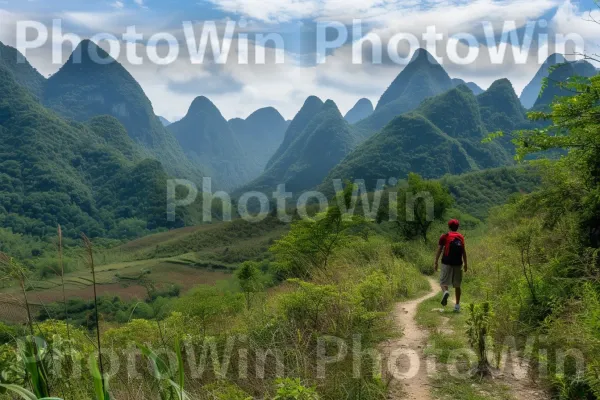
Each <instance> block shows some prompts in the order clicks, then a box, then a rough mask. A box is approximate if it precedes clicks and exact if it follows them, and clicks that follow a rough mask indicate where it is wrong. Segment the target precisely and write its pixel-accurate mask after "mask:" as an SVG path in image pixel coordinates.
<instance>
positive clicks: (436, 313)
mask: <svg viewBox="0 0 600 400" xmlns="http://www.w3.org/2000/svg"><path fill="white" fill-rule="evenodd" d="M470 289H471V290H473V289H474V288H473V287H470V286H469V279H468V278H467V279H465V282H464V285H463V296H462V299H461V305H462V312H460V313H455V312H453V308H454V307H453V305H454V293H452V295H451V296H450V299H449V300H448V306H446V307H445V308H443V307H442V305H441V304H440V300H441V293H440V295H439V296H435V297H433V298H431V299H429V300H426V301H424V302H423V303H421V304H419V306H418V308H417V315H416V318H415V319H416V321H417V324H419V325H420V326H422V327H424V328H426V329H427V330H428V331H429V338H428V341H427V347H426V348H425V350H424V353H425V355H426V356H427V357H432V358H435V361H436V365H437V374H436V375H435V376H434V378H433V382H432V384H433V394H434V395H435V396H436V398H438V399H461V400H489V399H499V400H511V399H513V398H514V397H512V395H511V392H510V388H509V387H507V386H506V385H504V384H502V383H497V382H495V381H493V380H490V379H484V380H479V379H473V378H470V377H469V375H470V374H469V370H470V369H471V367H472V366H475V365H476V362H477V359H476V357H475V353H473V352H471V349H470V346H469V342H468V337H467V333H466V330H467V325H466V324H467V319H468V316H469V312H468V305H469V303H471V302H473V301H476V300H477V295H478V294H477V293H473V292H469V290H470ZM442 309H443V312H442V311H441V310H442Z"/></svg>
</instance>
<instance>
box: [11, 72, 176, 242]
mask: <svg viewBox="0 0 600 400" xmlns="http://www.w3.org/2000/svg"><path fill="white" fill-rule="evenodd" d="M0 86H1V92H2V99H1V100H0V141H1V143H2V152H1V154H0V164H1V165H2V174H1V177H2V178H1V179H2V187H1V189H0V196H1V197H2V202H1V204H2V208H1V209H0V211H1V213H0V218H1V219H2V224H3V226H5V227H10V228H11V229H12V230H13V232H15V233H23V234H31V235H36V236H45V235H48V234H53V233H54V232H55V230H56V227H57V225H58V224H61V225H62V226H63V229H64V232H65V234H66V235H67V236H75V235H78V234H79V233H80V232H82V231H85V232H87V233H88V234H89V235H90V236H92V237H97V236H112V237H132V236H136V235H139V234H140V233H142V232H146V231H147V230H148V229H156V228H159V227H166V226H168V223H167V221H166V214H165V211H164V210H165V201H166V200H165V199H166V179H167V176H166V174H165V173H164V171H163V169H162V167H161V165H160V164H159V163H158V162H156V161H153V160H142V157H141V155H140V154H139V153H138V152H136V148H135V145H134V144H133V142H132V141H131V139H129V137H128V136H127V135H126V133H125V130H124V129H123V127H122V126H120V124H119V123H118V122H117V121H116V120H114V119H113V118H111V117H101V118H97V119H94V120H92V121H90V122H89V123H88V124H79V123H68V122H66V121H64V120H62V119H61V118H59V117H58V116H56V115H55V114H54V113H52V112H49V111H48V110H46V109H44V108H43V107H42V106H41V105H40V104H39V103H38V102H37V101H36V100H35V99H34V97H33V96H32V95H31V94H29V92H28V91H27V90H26V89H25V88H23V87H22V86H20V85H19V84H17V83H16V82H15V80H14V79H13V75H12V74H11V73H10V72H9V71H6V70H5V69H2V68H0ZM117 147H118V150H116V148H117ZM180 222H181V220H180Z"/></svg>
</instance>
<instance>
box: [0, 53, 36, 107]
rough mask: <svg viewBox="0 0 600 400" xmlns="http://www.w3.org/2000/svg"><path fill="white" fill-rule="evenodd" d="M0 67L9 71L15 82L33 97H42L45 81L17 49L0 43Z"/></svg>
mask: <svg viewBox="0 0 600 400" xmlns="http://www.w3.org/2000/svg"><path fill="white" fill-rule="evenodd" d="M0 65H1V66H2V67H4V68H5V69H6V70H8V71H10V72H11V73H12V74H13V78H14V79H15V81H16V82H17V83H19V84H20V85H22V86H25V87H26V88H27V89H29V91H30V92H31V93H33V94H34V95H35V97H37V98H40V97H41V96H42V93H43V91H44V84H45V82H46V79H45V78H44V77H43V76H42V75H41V74H40V73H39V72H38V71H37V70H36V69H35V68H33V67H32V66H31V64H29V61H27V59H26V58H25V57H24V56H23V55H22V54H21V53H20V52H19V51H18V50H17V49H15V48H13V47H10V46H6V45H4V44H3V43H2V42H0Z"/></svg>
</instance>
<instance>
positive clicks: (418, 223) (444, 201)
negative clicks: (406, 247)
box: [377, 173, 454, 241]
mask: <svg viewBox="0 0 600 400" xmlns="http://www.w3.org/2000/svg"><path fill="white" fill-rule="evenodd" d="M453 203H454V199H453V198H452V196H451V195H450V192H449V191H448V189H447V188H445V187H444V186H443V185H442V184H441V183H440V182H439V181H434V180H426V179H423V178H421V176H419V175H418V174H414V173H411V174H409V175H408V181H407V184H406V185H402V186H400V187H399V189H398V193H397V201H396V206H395V207H394V205H393V204H391V205H390V206H389V207H381V208H380V212H379V215H378V216H377V220H378V222H382V221H384V220H395V222H396V224H397V227H398V231H399V233H400V234H401V235H402V236H404V237H405V238H406V239H415V238H419V237H420V238H422V239H423V240H424V241H427V232H428V231H429V228H430V227H431V224H432V223H433V221H435V220H436V219H440V218H442V217H443V216H444V213H445V212H446V210H448V208H450V206H452V204H453ZM390 210H395V212H396V215H395V216H394V215H390Z"/></svg>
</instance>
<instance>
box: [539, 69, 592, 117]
mask: <svg viewBox="0 0 600 400" xmlns="http://www.w3.org/2000/svg"><path fill="white" fill-rule="evenodd" d="M597 73H598V71H597V70H596V68H594V66H593V65H592V64H590V63H589V62H587V61H577V62H569V63H564V64H560V65H558V66H556V67H555V69H554V70H553V71H552V72H551V73H550V75H549V76H548V86H547V87H546V88H545V89H544V90H543V91H542V92H541V94H540V96H539V97H538V98H537V100H536V102H535V105H534V106H533V108H534V109H540V108H545V107H547V106H548V105H550V104H551V103H552V101H553V100H554V98H555V97H557V96H572V95H573V93H572V92H570V91H569V90H568V89H566V88H561V87H560V84H561V83H564V82H566V81H567V80H568V79H569V78H571V77H573V76H581V77H586V78H590V77H592V76H594V75H596V74H597Z"/></svg>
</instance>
